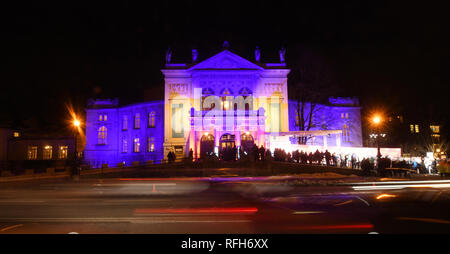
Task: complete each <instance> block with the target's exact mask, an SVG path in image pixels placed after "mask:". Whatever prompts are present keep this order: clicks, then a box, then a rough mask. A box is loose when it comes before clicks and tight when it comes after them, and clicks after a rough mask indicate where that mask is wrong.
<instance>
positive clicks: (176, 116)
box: [172, 104, 184, 138]
mask: <svg viewBox="0 0 450 254" xmlns="http://www.w3.org/2000/svg"><path fill="white" fill-rule="evenodd" d="M183 119H184V117H183V104H172V137H173V138H183V137H184V121H183Z"/></svg>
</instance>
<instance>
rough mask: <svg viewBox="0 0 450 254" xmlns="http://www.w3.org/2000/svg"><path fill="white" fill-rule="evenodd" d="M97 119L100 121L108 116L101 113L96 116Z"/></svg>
mask: <svg viewBox="0 0 450 254" xmlns="http://www.w3.org/2000/svg"><path fill="white" fill-rule="evenodd" d="M98 120H99V121H100V122H103V121H106V120H108V116H107V115H103V114H101V115H99V116H98Z"/></svg>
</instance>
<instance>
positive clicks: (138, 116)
mask: <svg viewBox="0 0 450 254" xmlns="http://www.w3.org/2000/svg"><path fill="white" fill-rule="evenodd" d="M140 126H141V114H139V113H136V115H134V128H135V129H139V128H140Z"/></svg>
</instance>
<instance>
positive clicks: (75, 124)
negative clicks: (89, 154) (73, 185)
mask: <svg viewBox="0 0 450 254" xmlns="http://www.w3.org/2000/svg"><path fill="white" fill-rule="evenodd" d="M72 124H73V127H74V128H75V144H74V146H75V147H74V151H75V157H74V162H75V163H74V164H75V165H74V167H75V168H74V170H73V175H74V176H75V179H78V175H79V173H80V172H79V168H78V166H79V165H78V151H77V140H78V132H79V131H80V126H81V122H80V120H78V119H77V117H76V116H74V119H73V121H72Z"/></svg>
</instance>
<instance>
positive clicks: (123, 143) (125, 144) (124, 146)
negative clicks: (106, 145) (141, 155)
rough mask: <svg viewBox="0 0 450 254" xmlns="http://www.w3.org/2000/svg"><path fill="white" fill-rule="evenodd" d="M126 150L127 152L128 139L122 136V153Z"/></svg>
mask: <svg viewBox="0 0 450 254" xmlns="http://www.w3.org/2000/svg"><path fill="white" fill-rule="evenodd" d="M126 152H128V140H127V139H125V138H124V139H123V140H122V153H126Z"/></svg>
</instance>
